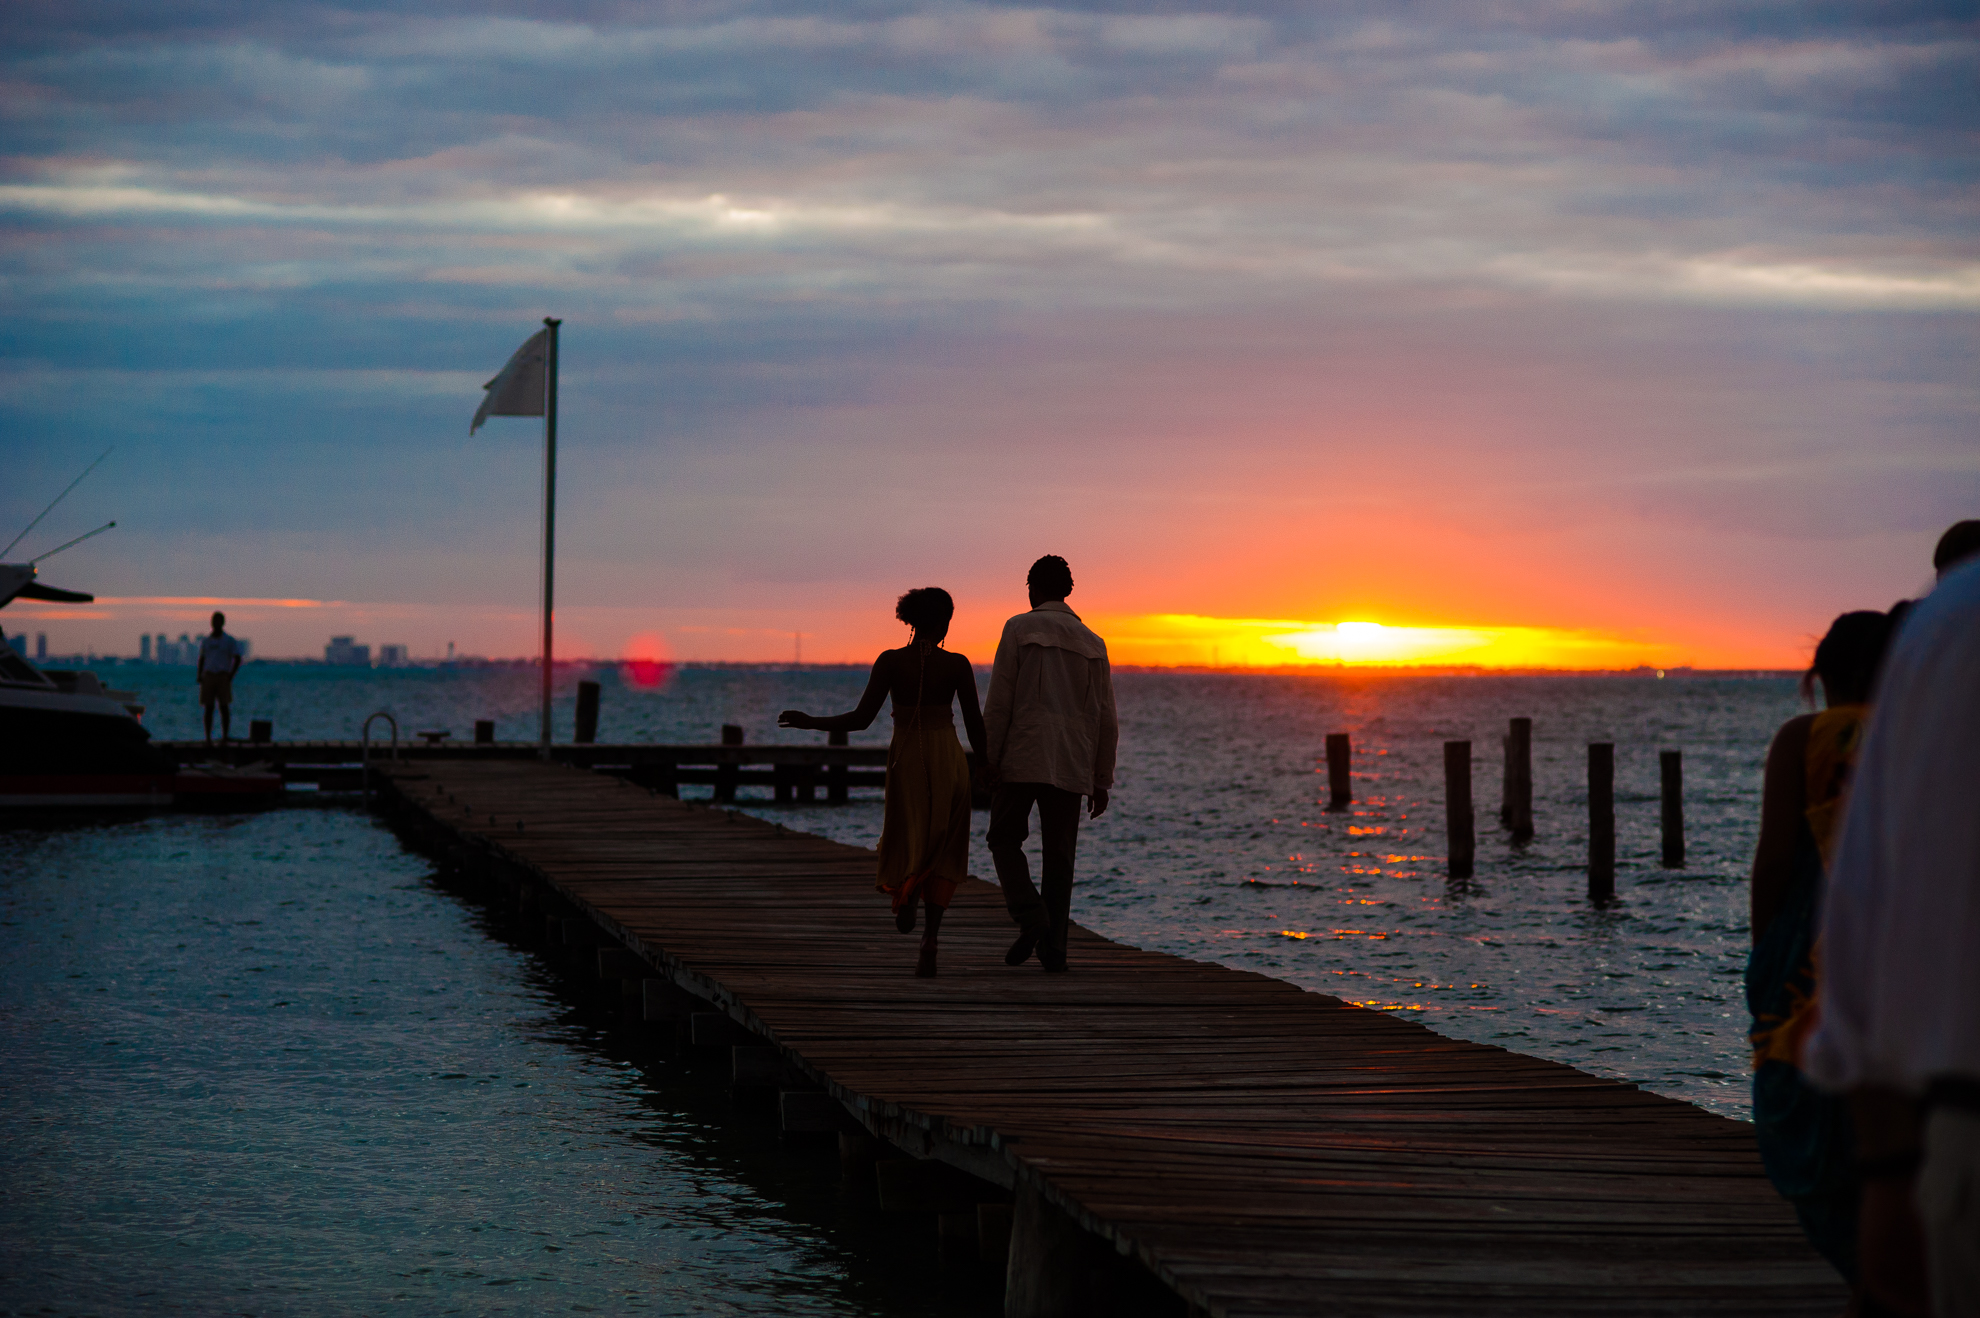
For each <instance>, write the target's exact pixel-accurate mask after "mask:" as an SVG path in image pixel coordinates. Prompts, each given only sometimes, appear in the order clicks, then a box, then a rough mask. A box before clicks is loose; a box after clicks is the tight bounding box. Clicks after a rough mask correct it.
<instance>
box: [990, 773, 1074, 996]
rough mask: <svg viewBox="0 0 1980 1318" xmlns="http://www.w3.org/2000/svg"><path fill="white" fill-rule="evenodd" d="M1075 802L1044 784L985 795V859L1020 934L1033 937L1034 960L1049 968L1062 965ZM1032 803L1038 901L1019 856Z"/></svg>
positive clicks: (1028, 831) (1027, 834)
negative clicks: (1040, 883) (1040, 870)
mask: <svg viewBox="0 0 1980 1318" xmlns="http://www.w3.org/2000/svg"><path fill="white" fill-rule="evenodd" d="M1079 800H1080V798H1079V793H1077V792H1068V791H1067V790H1066V789H1065V788H1063V787H1054V786H1052V785H1051V784H1049V783H999V784H998V785H997V789H996V791H995V792H993V793H992V794H991V796H990V836H989V839H988V840H989V843H990V859H991V860H993V861H995V862H996V865H997V882H998V883H1000V884H1002V885H1003V889H1004V905H1005V906H1006V907H1008V908H1009V909H1010V912H1011V919H1013V920H1016V921H1017V922H1018V924H1019V925H1021V926H1023V928H1024V930H1025V932H1027V933H1035V934H1037V935H1038V959H1039V961H1041V962H1043V963H1044V964H1045V965H1046V966H1047V967H1049V968H1051V969H1054V970H1058V969H1063V968H1064V966H1065V964H1066V926H1067V925H1068V924H1069V923H1070V922H1071V920H1072V886H1073V851H1074V849H1075V848H1076V847H1077V846H1078V843H1079ZM1034 803H1036V804H1037V806H1038V840H1039V842H1040V844H1041V845H1042V849H1043V851H1044V861H1045V874H1044V886H1045V895H1044V896H1043V897H1040V896H1039V895H1038V889H1036V888H1034V887H1032V886H1031V866H1030V865H1029V864H1028V863H1027V862H1026V860H1025V858H1024V840H1025V839H1026V838H1028V837H1030V836H1031V807H1032V805H1033V804H1034Z"/></svg>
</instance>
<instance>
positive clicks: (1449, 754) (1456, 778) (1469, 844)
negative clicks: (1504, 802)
mask: <svg viewBox="0 0 1980 1318" xmlns="http://www.w3.org/2000/svg"><path fill="white" fill-rule="evenodd" d="M1444 818H1445V824H1444V836H1445V839H1446V840H1447V841H1448V842H1449V844H1450V871H1451V877H1452V878H1454V879H1468V878H1470V877H1471V870H1472V864H1473V861H1474V859H1475V857H1476V852H1477V842H1476V838H1475V837H1474V835H1473V831H1472V817H1471V743H1470V742H1468V741H1447V742H1445V743H1444Z"/></svg>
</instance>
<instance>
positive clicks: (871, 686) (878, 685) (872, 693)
mask: <svg viewBox="0 0 1980 1318" xmlns="http://www.w3.org/2000/svg"><path fill="white" fill-rule="evenodd" d="M886 665H887V655H886V654H885V653H884V652H883V653H882V654H881V656H880V657H879V658H878V659H875V660H874V661H873V674H872V676H870V677H868V678H867V679H866V693H865V694H864V695H862V696H861V697H860V698H859V705H858V707H857V708H855V709H854V710H853V711H852V713H850V714H833V715H832V716H830V717H829V718H816V717H813V716H812V715H810V714H807V713H805V712H804V711H803V710H801V709H787V710H785V711H784V712H783V713H781V714H779V715H778V716H777V726H778V727H780V728H812V729H814V730H816V731H819V732H864V731H866V730H867V729H868V728H870V727H872V726H873V720H874V719H875V718H877V717H879V714H880V706H882V705H884V704H886V703H887V674H886V672H885V669H886Z"/></svg>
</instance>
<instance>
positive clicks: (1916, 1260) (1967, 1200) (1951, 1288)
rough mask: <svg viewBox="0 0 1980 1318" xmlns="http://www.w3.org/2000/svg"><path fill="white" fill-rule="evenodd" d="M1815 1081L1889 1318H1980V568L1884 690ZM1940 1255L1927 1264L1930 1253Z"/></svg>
mask: <svg viewBox="0 0 1980 1318" xmlns="http://www.w3.org/2000/svg"><path fill="white" fill-rule="evenodd" d="M1822 946H1823V967H1822V987H1821V993H1820V998H1819V1007H1818V1010H1819V1013H1820V1021H1819V1023H1818V1024H1817V1025H1816V1027H1815V1030H1814V1032H1813V1033H1812V1034H1811V1035H1810V1036H1809V1038H1808V1042H1807V1045H1806V1048H1805V1050H1804V1052H1803V1056H1802V1069H1803V1071H1804V1072H1806V1074H1807V1075H1808V1076H1809V1077H1810V1078H1811V1079H1813V1080H1814V1081H1815V1082H1816V1083H1817V1084H1819V1085H1821V1086H1823V1087H1824V1088H1827V1089H1830V1090H1832V1091H1836V1092H1840V1093H1844V1094H1847V1095H1848V1096H1849V1099H1850V1110H1851V1115H1852V1116H1853V1118H1854V1119H1855V1124H1856V1141H1857V1159H1858V1170H1859V1174H1860V1175H1861V1177H1862V1179H1863V1197H1862V1202H1861V1207H1860V1209H1859V1215H1860V1227H1859V1234H1858V1267H1859V1269H1860V1271H1861V1279H1862V1285H1863V1288H1864V1290H1865V1292H1866V1293H1867V1296H1868V1298H1869V1299H1870V1301H1871V1302H1872V1303H1874V1304H1876V1305H1878V1306H1881V1311H1885V1312H1894V1313H1900V1314H1923V1313H1926V1312H1928V1308H1927V1292H1928V1291H1929V1295H1930V1300H1929V1306H1930V1307H1929V1312H1930V1313H1932V1314H1935V1315H1937V1318H1955V1316H1958V1318H1974V1316H1975V1315H1980V561H1969V562H1966V563H1965V564H1964V565H1959V566H1954V565H1950V564H1949V565H1947V570H1946V571H1945V574H1944V575H1943V576H1942V577H1941V578H1940V580H1939V583H1938V585H1937V587H1936V588H1935V589H1934V590H1933V591H1932V593H1931V594H1930V595H1928V596H1926V597H1925V598H1924V599H1923V600H1921V601H1920V602H1919V603H1918V604H1917V605H1916V606H1915V607H1914V608H1913V609H1912V610H1911V611H1910V614H1909V615H1908V616H1907V617H1906V618H1905V620H1904V622H1903V624H1902V625H1901V627H1900V628H1899V631H1898V635H1897V640H1896V642H1895V644H1894V646H1893V648H1892V651H1891V653H1890V656H1889V658H1888V660H1887V661H1886V667H1885V670H1884V673H1883V675H1882V677H1881V678H1880V680H1879V683H1878V692H1877V705H1876V712H1875V713H1874V714H1873V715H1872V716H1871V720H1870V728H1869V732H1868V735H1867V736H1866V738H1865V741H1864V746H1863V753H1862V756H1861V758H1860V759H1859V760H1858V761H1857V767H1856V775H1855V780H1854V783H1853V784H1852V787H1851V791H1850V800H1849V808H1848V812H1847V813H1846V815H1845V816H1844V819H1843V827H1842V836H1841V838H1840V839H1839V840H1838V842H1837V847H1836V856H1835V863H1834V866H1833V868H1832V871H1831V874H1830V879H1829V889H1828V894H1827V902H1826V905H1825V908H1824V910H1823V913H1822ZM1921 1238H1922V1243H1923V1248H1922V1250H1921V1249H1920V1242H1921Z"/></svg>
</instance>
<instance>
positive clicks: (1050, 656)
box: [983, 554, 1120, 971]
mask: <svg viewBox="0 0 1980 1318" xmlns="http://www.w3.org/2000/svg"><path fill="white" fill-rule="evenodd" d="M1025 585H1026V586H1027V587H1028V588H1029V590H1030V592H1031V611H1030V612H1029V613H1020V614H1018V616H1017V617H1015V618H1012V619H1011V620H1010V621H1009V622H1007V623H1005V624H1004V635H1003V638H1002V639H1001V640H999V641H998V642H997V659H996V663H995V665H994V666H993V667H992V668H991V670H990V695H989V698H988V699H987V700H986V701H985V702H984V705H983V722H984V725H985V730H986V732H987V733H988V738H989V747H988V756H987V758H988V761H989V768H990V781H991V782H992V783H993V784H994V788H993V791H992V795H991V798H990V837H989V842H990V857H991V859H992V860H993V861H995V862H996V865H997V882H998V883H1000V884H1002V885H1003V888H1004V905H1005V906H1007V907H1009V908H1010V912H1011V919H1013V920H1015V921H1017V924H1018V927H1019V928H1020V930H1021V931H1022V932H1020V933H1019V934H1018V939H1017V941H1016V942H1015V943H1012V944H1011V950H1010V951H1009V952H1007V953H1006V954H1005V956H1004V961H1005V962H1006V963H1007V964H1009V965H1013V966H1021V965H1023V964H1024V963H1025V961H1026V960H1028V959H1029V958H1030V956H1031V953H1032V951H1033V949H1036V950H1037V952H1038V960H1039V962H1040V964H1042V965H1043V966H1044V967H1045V969H1046V970H1049V971H1060V970H1064V969H1065V968H1066V926H1067V924H1068V923H1069V922H1070V920H1071V911H1072V885H1073V851H1074V848H1075V845H1076V844H1077V842H1078V840H1079V799H1080V798H1081V797H1082V796H1083V797H1086V798H1088V799H1089V800H1090V801H1091V802H1092V805H1091V807H1090V810H1091V813H1092V815H1093V817H1094V818H1096V819H1097V818H1099V816H1100V815H1101V814H1102V813H1103V812H1104V811H1105V810H1106V809H1107V793H1108V791H1109V790H1110V789H1111V788H1112V787H1113V785H1114V747H1115V744H1116V743H1117V742H1118V741H1119V740H1120V724H1119V722H1118V721H1117V720H1116V718H1115V716H1114V679H1113V674H1112V672H1111V671H1110V670H1109V669H1108V667H1107V643H1106V642H1105V641H1103V640H1101V639H1100V638H1099V637H1098V636H1096V635H1094V634H1093V632H1092V631H1091V630H1090V629H1089V628H1088V627H1087V626H1086V624H1085V623H1083V622H1081V621H1080V620H1079V615H1078V614H1077V613H1074V612H1073V611H1072V610H1071V609H1069V608H1067V607H1066V596H1068V595H1070V594H1072V588H1073V579H1072V569H1070V568H1068V567H1067V566H1066V560H1065V559H1063V558H1060V557H1059V556H1058V555H1057V554H1047V555H1046V556H1045V557H1043V558H1041V559H1039V560H1038V561H1037V562H1036V563H1033V564H1032V565H1031V573H1030V575H1029V576H1028V577H1026V578H1025ZM1033 805H1036V806H1037V807H1038V828H1039V833H1040V841H1041V843H1042V844H1043V851H1044V861H1045V867H1044V868H1045V873H1044V886H1045V894H1044V896H1043V897H1040V896H1039V893H1038V889H1036V888H1034V887H1032V886H1031V867H1030V865H1028V864H1027V863H1026V862H1025V857H1024V840H1025V839H1026V838H1027V837H1029V836H1030V835H1031V807H1032V806H1033Z"/></svg>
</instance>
